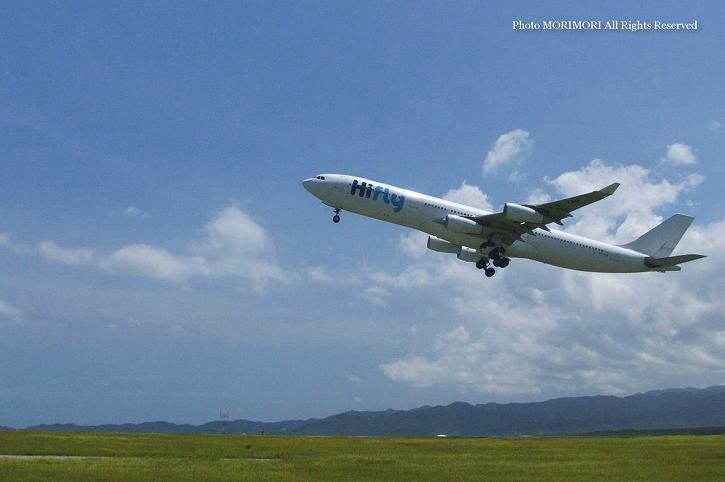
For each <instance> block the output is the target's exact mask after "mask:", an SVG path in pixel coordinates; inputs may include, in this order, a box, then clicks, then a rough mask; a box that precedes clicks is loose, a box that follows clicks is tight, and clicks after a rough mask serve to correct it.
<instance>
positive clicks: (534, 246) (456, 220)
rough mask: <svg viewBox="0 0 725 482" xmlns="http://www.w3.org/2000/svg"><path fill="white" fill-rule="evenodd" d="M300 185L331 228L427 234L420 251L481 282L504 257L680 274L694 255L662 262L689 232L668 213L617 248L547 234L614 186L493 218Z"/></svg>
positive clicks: (388, 190)
mask: <svg viewBox="0 0 725 482" xmlns="http://www.w3.org/2000/svg"><path fill="white" fill-rule="evenodd" d="M302 185H303V186H304V188H305V189H307V190H308V191H309V192H310V193H311V194H313V195H314V196H315V197H317V198H319V199H320V200H321V201H322V202H323V203H324V204H326V205H328V206H330V207H331V208H333V211H334V216H333V217H332V221H333V222H334V223H338V222H340V212H341V211H343V210H344V211H349V212H352V213H357V214H361V215H363V216H368V217H371V218H374V219H379V220H382V221H387V222H390V223H394V224H399V225H401V226H406V227H409V228H413V229H417V230H419V231H423V232H425V233H427V234H428V242H427V247H428V248H429V249H431V250H433V251H438V252H442V253H453V254H455V255H456V256H457V257H458V259H460V260H462V261H467V262H472V263H475V264H476V268H478V269H481V270H483V272H484V274H485V275H486V276H487V277H489V278H490V277H491V276H493V275H494V274H495V273H496V270H495V268H505V267H507V266H508V265H509V262H510V261H511V258H528V259H531V260H534V261H539V262H541V263H546V264H550V265H554V266H558V267H561V268H568V269H572V270H578V271H592V272H599V273H640V272H648V271H658V272H666V271H680V269H681V267H680V266H678V265H679V264H682V263H686V262H688V261H693V260H696V259H699V258H704V257H705V256H704V255H701V254H681V255H678V256H670V254H671V253H672V251H673V250H674V249H675V246H677V243H678V242H679V241H680V239H681V238H682V235H683V234H684V233H685V231H687V228H689V227H690V224H691V223H692V220H693V219H694V218H693V217H691V216H686V215H684V214H675V215H673V216H672V217H670V218H669V219H667V220H665V221H664V222H663V223H661V224H659V225H658V226H655V227H654V228H652V229H651V230H649V231H647V232H646V233H644V234H643V235H642V236H640V237H639V238H637V239H635V240H634V241H632V242H630V243H627V244H623V245H620V246H617V245H613V244H609V243H604V242H601V241H596V240H594V239H589V238H585V237H583V236H577V235H575V234H571V233H567V232H564V231H557V230H555V229H551V228H549V227H548V224H551V223H555V224H558V225H563V223H562V221H563V220H564V219H566V218H569V217H571V216H572V214H571V213H572V212H573V211H575V210H577V209H579V208H582V207H584V206H587V205H589V204H592V203H594V202H597V201H600V200H602V199H604V198H606V197H608V196H611V195H612V194H614V191H616V190H617V188H618V187H619V183H616V182H615V183H614V184H610V185H609V186H606V187H604V188H602V189H600V190H598V191H592V192H590V193H586V194H581V195H579V196H574V197H570V198H566V199H561V200H559V201H551V202H546V203H541V204H517V203H511V202H507V203H505V204H504V206H503V210H502V211H501V212H496V213H491V212H488V211H484V210H482V209H479V208H476V207H472V206H466V205H463V204H458V203H454V202H451V201H446V200H445V199H441V198H437V197H433V196H428V195H426V194H422V193H419V192H415V191H411V190H409V189H403V188H400V187H396V186H392V185H390V184H385V183H381V182H377V181H372V180H370V179H365V178H362V177H356V176H349V175H345V174H320V175H317V176H315V177H312V178H309V179H305V180H304V181H302Z"/></svg>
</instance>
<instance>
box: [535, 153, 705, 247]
mask: <svg viewBox="0 0 725 482" xmlns="http://www.w3.org/2000/svg"><path fill="white" fill-rule="evenodd" d="M702 179H703V178H702V176H700V175H698V174H693V175H690V176H686V177H684V178H682V179H680V180H678V181H670V180H667V179H659V180H658V179H653V178H652V177H651V176H650V171H649V170H648V169H646V168H644V167H642V166H640V165H637V164H631V165H619V164H614V165H610V164H606V163H605V162H603V161H601V160H599V159H595V160H593V161H591V162H590V163H589V164H587V165H586V166H584V167H583V168H581V169H579V170H577V171H569V172H565V173H563V174H561V175H560V176H559V177H557V178H555V179H553V180H552V179H548V178H547V179H545V182H547V183H549V184H551V185H553V186H554V187H556V188H557V189H558V190H559V192H560V193H561V194H562V195H563V196H565V197H568V196H574V195H577V194H581V193H583V192H589V191H594V190H597V189H601V188H603V187H604V186H606V185H608V184H611V183H613V182H620V183H621V185H620V187H619V189H617V191H616V193H615V194H614V195H613V196H610V197H609V198H607V199H605V200H603V201H600V202H597V203H594V204H592V205H589V206H587V207H585V208H583V209H581V210H580V211H577V212H576V213H575V217H574V220H573V222H572V221H571V220H568V221H567V224H566V228H565V229H566V230H568V231H571V232H574V233H576V234H580V235H582V236H587V237H591V238H595V239H600V240H603V241H608V242H615V243H618V244H622V243H626V242H629V241H632V240H633V239H635V238H637V237H638V236H639V235H641V234H642V233H644V232H645V231H647V230H649V229H651V228H653V227H654V226H656V225H657V224H659V223H660V222H662V217H661V216H660V215H658V214H657V213H656V211H657V210H658V209H660V208H662V207H664V206H666V205H668V204H672V203H674V202H675V201H676V200H677V198H678V196H679V195H680V194H681V193H682V192H684V191H687V190H690V189H692V188H694V187H696V186H697V185H698V184H699V183H700V182H702ZM622 220H623V221H622Z"/></svg>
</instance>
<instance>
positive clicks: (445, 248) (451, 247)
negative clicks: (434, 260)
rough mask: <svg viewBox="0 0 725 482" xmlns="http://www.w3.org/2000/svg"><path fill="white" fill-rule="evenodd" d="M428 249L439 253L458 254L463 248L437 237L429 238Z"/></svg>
mask: <svg viewBox="0 0 725 482" xmlns="http://www.w3.org/2000/svg"><path fill="white" fill-rule="evenodd" d="M428 249H432V250H433V251H438V252H439V253H457V252H458V251H459V250H460V249H461V247H460V246H458V245H456V244H453V243H449V242H448V241H446V240H445V239H441V238H438V237H436V236H428Z"/></svg>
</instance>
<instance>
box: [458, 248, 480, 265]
mask: <svg viewBox="0 0 725 482" xmlns="http://www.w3.org/2000/svg"><path fill="white" fill-rule="evenodd" d="M456 257H457V258H458V259H460V260H461V261H468V262H469V263H475V262H476V261H478V260H479V259H481V255H480V254H478V251H476V250H475V249H473V248H468V247H466V246H461V249H460V250H459V251H458V255H456Z"/></svg>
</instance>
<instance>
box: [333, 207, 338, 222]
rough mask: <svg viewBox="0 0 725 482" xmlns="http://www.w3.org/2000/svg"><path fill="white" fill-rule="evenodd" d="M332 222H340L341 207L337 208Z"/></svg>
mask: <svg viewBox="0 0 725 482" xmlns="http://www.w3.org/2000/svg"><path fill="white" fill-rule="evenodd" d="M332 222H333V223H339V222H340V208H335V215H334V216H332Z"/></svg>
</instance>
